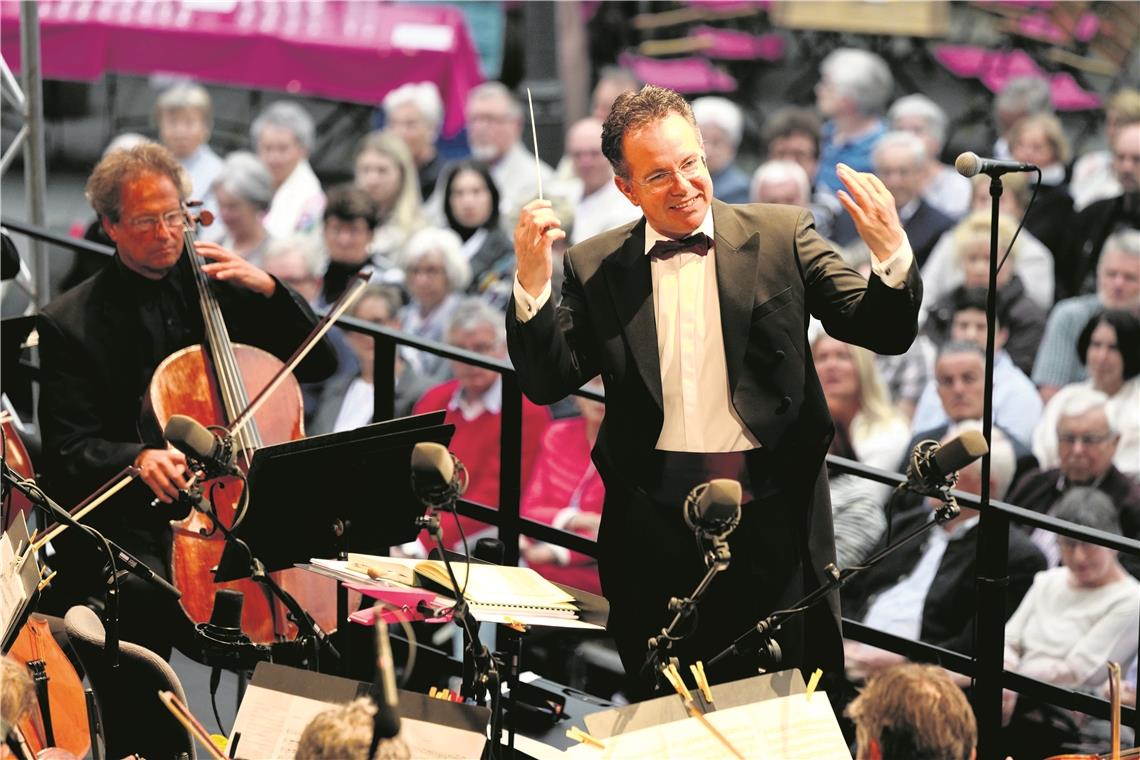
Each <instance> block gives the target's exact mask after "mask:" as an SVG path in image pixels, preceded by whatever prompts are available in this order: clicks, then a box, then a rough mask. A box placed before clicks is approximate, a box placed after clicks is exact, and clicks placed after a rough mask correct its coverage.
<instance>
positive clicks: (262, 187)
mask: <svg viewBox="0 0 1140 760" xmlns="http://www.w3.org/2000/svg"><path fill="white" fill-rule="evenodd" d="M212 187H213V192H214V198H215V199H216V201H217V204H218V215H219V216H220V217H221V224H220V226H221V227H222V229H223V230H224V234H223V235H222V237H221V239H220V241H219V244H220V245H221V246H222V247H223V248H228V249H230V250H231V251H233V252H234V253H236V254H237V255H238V256H241V257H242V258H243V259H246V260H248V261H251V262H253V263H254V264H256V265H257V266H261V264H262V261H263V259H264V258H265V250H266V249H267V248H268V247H269V243H270V241H271V240H272V238H270V236H269V233H268V232H267V231H266V229H265V225H264V224H262V219H263V218H264V216H265V213H266V212H267V211H268V210H269V204H270V202H271V201H272V200H273V179H272V178H271V177H270V176H269V171H268V170H267V169H266V168H265V164H263V163H261V160H260V159H259V158H258V157H257V156H255V155H253V154H252V153H249V152H246V151H240V150H239V151H234V152H233V153H230V154H229V155H228V156H226V160H225V161H224V162H223V163H222V167H221V169H220V170H219V171H218V174H217V176H216V177H215V178H214V183H213V185H212Z"/></svg>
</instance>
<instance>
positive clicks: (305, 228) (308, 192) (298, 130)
mask: <svg viewBox="0 0 1140 760" xmlns="http://www.w3.org/2000/svg"><path fill="white" fill-rule="evenodd" d="M249 132H250V137H251V138H252V139H253V144H254V147H255V148H256V149H257V155H258V157H259V158H260V159H261V162H262V163H263V164H265V168H266V169H268V170H269V175H270V176H271V177H272V178H273V202H272V203H270V205H269V212H268V213H267V214H266V215H265V219H264V220H263V222H262V223H263V224H264V225H265V229H266V230H268V231H269V234H270V235H272V236H274V237H285V236H286V235H290V234H292V233H294V232H309V231H310V230H312V229H313V228H314V227H316V226H317V222H318V221H319V220H320V218H321V212H322V211H324V208H325V194H324V191H323V190H322V189H321V181H320V180H319V179H317V175H316V174H315V173H314V172H313V167H312V166H310V165H309V153H310V152H311V151H312V150H313V144H314V142H315V141H316V126H315V125H314V124H313V117H311V116H309V114H308V112H307V111H306V110H305V109H304V108H302V107H301V106H300V105H298V104H297V103H293V102H291V101H286V100H279V101H277V102H276V103H272V104H270V106H269V107H268V108H266V109H265V110H264V111H262V112H261V114H260V115H259V116H258V117H257V118H256V119H254V120H253V125H252V126H251V127H250V129H249Z"/></svg>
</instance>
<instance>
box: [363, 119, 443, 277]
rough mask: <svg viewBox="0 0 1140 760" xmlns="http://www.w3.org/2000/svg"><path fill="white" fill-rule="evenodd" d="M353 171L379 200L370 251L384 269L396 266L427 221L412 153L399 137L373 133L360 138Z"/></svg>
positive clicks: (364, 186)
mask: <svg viewBox="0 0 1140 760" xmlns="http://www.w3.org/2000/svg"><path fill="white" fill-rule="evenodd" d="M353 170H354V178H353V182H354V183H355V184H356V186H357V187H359V188H360V189H361V190H364V191H365V192H367V193H368V194H369V195H370V196H372V200H373V201H375V202H376V211H377V220H378V221H377V224H376V230H375V232H373V233H372V240H371V242H370V243H369V244H368V251H369V253H370V254H371V255H372V259H373V261H374V262H375V263H376V265H377V266H379V267H380V268H381V269H384V270H388V269H394V268H396V267H398V266H399V265H400V263H401V256H402V255H403V248H404V246H405V245H406V244H407V242H408V240H409V239H410V238H411V237H412V235H413V234H414V233H415V232H416V230H419V229H422V228H423V227H426V226H427V224H428V222H427V219H426V217H425V216H424V214H423V210H422V208H421V202H420V191H419V180H418V179H417V178H416V170H415V165H414V164H413V163H412V156H411V154H410V153H409V152H408V149H407V147H405V145H404V143H402V142H401V141H400V139H399V138H398V137H395V136H394V135H392V134H390V133H388V132H373V133H371V134H369V135H367V136H366V137H365V138H364V139H363V140H361V141H360V146H359V147H358V148H357V149H356V159H355V160H354V161H353Z"/></svg>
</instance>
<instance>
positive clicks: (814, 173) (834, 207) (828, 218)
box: [763, 106, 844, 238]
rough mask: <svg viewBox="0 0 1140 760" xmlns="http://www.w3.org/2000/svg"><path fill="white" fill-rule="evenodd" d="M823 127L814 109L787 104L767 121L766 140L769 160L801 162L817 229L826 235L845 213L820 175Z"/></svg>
mask: <svg viewBox="0 0 1140 760" xmlns="http://www.w3.org/2000/svg"><path fill="white" fill-rule="evenodd" d="M821 131H822V126H821V125H820V122H819V117H818V116H816V114H815V112H814V111H810V110H808V109H806V108H797V107H795V106H787V107H785V108H781V109H780V110H779V111H776V113H774V114H772V116H771V118H769V119H768V121H767V122H765V124H764V131H763V140H764V145H765V149H766V151H767V156H766V160H768V161H792V162H793V163H796V164H799V166H800V168H801V169H803V170H804V172H805V173H806V174H807V176H808V182H809V184H810V185H811V211H812V214H813V215H814V216H815V228H816V229H817V230H819V234H820V235H823V236H824V237H825V238H828V237H830V236H831V228H832V225H833V223H834V220H835V217H837V216H839V215H840V214H842V213H844V212H843V208H842V206H840V205H839V199H838V198H836V197H835V193H834V192H832V191H831V190H830V189H829V188H827V187H826V186H824V185H822V184H821V183H820V181H819V179H818V176H819V147H820V146H819V143H820V132H821Z"/></svg>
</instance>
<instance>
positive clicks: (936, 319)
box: [923, 211, 1047, 375]
mask: <svg viewBox="0 0 1140 760" xmlns="http://www.w3.org/2000/svg"><path fill="white" fill-rule="evenodd" d="M1016 229H1017V226H1016V225H1015V224H1014V223H1013V221H1012V220H1010V219H1007V218H1006V217H1004V216H1000V217H998V250H999V251H1001V252H1002V253H1000V254H999V262H1000V257H1001V256H1004V252H1005V251H1006V250H1007V249H1008V250H1009V255H1008V257H1006V259H1005V264H1004V265H1002V266H1001V268H1000V269H998V272H997V310H998V316H999V321H1000V323H1001V326H1002V328H1003V329H1004V331H1005V341H1004V346H1003V348H1004V349H1005V351H1006V353H1008V354H1009V358H1010V359H1011V360H1013V363H1014V365H1016V366H1017V368H1018V369H1019V370H1021V371H1022V372H1023V373H1025V374H1026V375H1028V374H1029V373H1030V372H1031V371H1032V370H1033V360H1034V358H1035V357H1036V355H1037V349H1038V347H1039V346H1040V345H1041V336H1042V335H1044V334H1045V320H1046V319H1047V317H1046V314H1045V310H1044V309H1042V308H1041V307H1040V306H1038V305H1037V304H1036V303H1034V302H1033V299H1031V298H1030V297H1029V294H1028V293H1027V292H1026V290H1025V284H1024V282H1023V281H1022V279H1021V277H1020V276H1018V275H1017V274H1016V268H1017V261H1018V258H1019V257H1020V253H1021V247H1020V246H1019V245H1018V243H1017V242H1016V241H1014V244H1013V248H1009V242H1010V241H1011V240H1013V233H1014V231H1015V230H1016ZM953 241H954V253H955V254H956V258H957V259H958V264H959V267H961V270H962V272H963V273H964V277H963V281H962V285H961V286H959V287H958V288H956V289H955V290H952V291H950V292H948V293H947V294H946V295H945V296H943V297H942V298H940V299H939V300H938V301H937V302H935V303H933V304H931V306H930V310H929V311H928V312H927V318H926V323H925V329H926V332H927V334H929V335H930V336H931V337H932V339H933V340H934V341H935V342H936V343H937V342H940V336H942V335H945V334H946V332H947V331H948V329H949V326H950V319H951V317H952V315H953V313H954V311H955V306H954V304H955V302H956V300H957V299H959V298H960V297H961V292H962V290H980V291H982V292H983V293H984V292H985V290H986V288H987V287H989V281H990V215H989V212H986V211H977V212H975V213H973V214H971V215H970V216H969V217H968V218H967V219H966V220H964V221H963V222H961V223H959V224H958V226H957V227H955V228H954V231H953ZM925 297H926V296H925V295H924V296H923V298H925ZM981 303H982V304H983V305H984V304H985V299H984V298H982V300H981ZM982 341H983V343H984V342H985V337H984V336H983V338H982Z"/></svg>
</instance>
